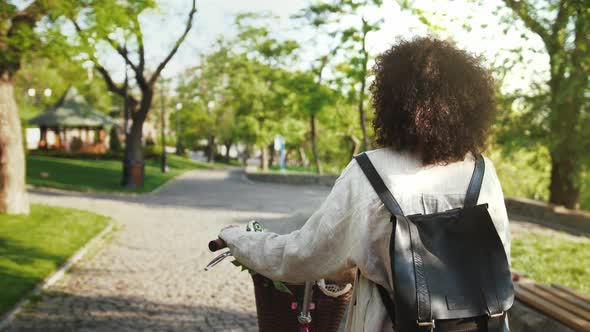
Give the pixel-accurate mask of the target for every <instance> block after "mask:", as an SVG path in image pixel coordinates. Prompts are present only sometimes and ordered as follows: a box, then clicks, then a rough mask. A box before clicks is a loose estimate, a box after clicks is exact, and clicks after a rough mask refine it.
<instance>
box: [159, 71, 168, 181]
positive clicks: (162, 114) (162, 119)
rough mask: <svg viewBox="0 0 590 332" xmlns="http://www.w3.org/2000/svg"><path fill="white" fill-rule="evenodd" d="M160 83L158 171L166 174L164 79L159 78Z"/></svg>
mask: <svg viewBox="0 0 590 332" xmlns="http://www.w3.org/2000/svg"><path fill="white" fill-rule="evenodd" d="M161 80H162V83H161V85H160V99H161V104H162V111H161V112H160V123H161V127H162V157H161V161H160V170H161V171H162V173H166V171H168V165H167V161H166V134H165V130H166V119H165V112H166V111H165V109H164V108H165V106H164V83H165V81H166V80H165V79H164V77H162V78H161Z"/></svg>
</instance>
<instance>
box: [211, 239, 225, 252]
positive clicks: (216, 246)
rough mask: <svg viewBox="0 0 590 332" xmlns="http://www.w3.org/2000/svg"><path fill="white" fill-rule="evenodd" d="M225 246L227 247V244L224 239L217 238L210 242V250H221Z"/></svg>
mask: <svg viewBox="0 0 590 332" xmlns="http://www.w3.org/2000/svg"><path fill="white" fill-rule="evenodd" d="M223 248H227V244H226V243H225V241H223V240H222V239H217V240H213V241H210V242H209V250H211V251H212V252H215V251H217V250H221V249H223Z"/></svg>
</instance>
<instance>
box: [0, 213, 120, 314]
mask: <svg viewBox="0 0 590 332" xmlns="http://www.w3.org/2000/svg"><path fill="white" fill-rule="evenodd" d="M108 222H109V218H107V217H104V216H100V215H97V214H93V213H90V212H85V211H80V210H73V209H65V208H56V207H49V206H45V205H31V214H30V215H28V216H13V215H1V214H0V292H1V296H0V315H1V314H2V313H4V312H6V311H7V310H9V309H10V308H11V307H12V306H13V305H14V304H15V303H16V302H18V301H19V300H20V299H21V298H22V297H23V296H24V295H26V294H27V293H28V292H29V291H31V290H32V289H33V288H34V286H35V285H36V284H37V283H39V282H40V281H41V280H43V279H44V278H46V277H47V276H48V275H49V274H51V273H52V272H54V271H55V270H56V269H57V268H58V267H59V266H60V265H61V264H62V263H64V262H65V261H66V260H67V259H68V258H69V257H70V256H71V255H72V254H74V253H75V252H76V251H77V250H78V249H79V248H81V247H82V246H84V245H85V244H86V243H87V242H88V241H89V240H90V239H92V238H93V237H94V236H95V235H96V234H98V233H99V232H100V231H102V230H103V229H104V228H105V227H106V225H107V224H108Z"/></svg>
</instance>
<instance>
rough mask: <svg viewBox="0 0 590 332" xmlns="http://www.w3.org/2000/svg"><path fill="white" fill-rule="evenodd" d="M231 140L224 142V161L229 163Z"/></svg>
mask: <svg viewBox="0 0 590 332" xmlns="http://www.w3.org/2000/svg"><path fill="white" fill-rule="evenodd" d="M232 145H233V144H232V142H228V143H225V162H226V163H228V164H229V149H230V148H231V146H232Z"/></svg>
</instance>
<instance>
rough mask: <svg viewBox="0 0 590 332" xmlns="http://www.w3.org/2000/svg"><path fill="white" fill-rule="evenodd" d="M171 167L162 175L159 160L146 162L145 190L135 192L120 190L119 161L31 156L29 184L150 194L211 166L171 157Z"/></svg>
mask: <svg viewBox="0 0 590 332" xmlns="http://www.w3.org/2000/svg"><path fill="white" fill-rule="evenodd" d="M168 167H169V171H168V172H167V173H162V172H160V162H159V160H146V165H145V182H144V187H143V188H140V189H136V190H133V189H126V188H123V187H121V184H120V181H121V172H122V163H121V161H119V160H93V159H75V158H58V157H50V156H40V155H28V156H27V183H28V184H32V185H34V186H40V187H51V188H59V189H67V190H76V191H99V192H149V191H152V190H154V189H155V188H157V187H159V186H161V185H162V184H164V183H165V182H166V181H168V180H170V179H172V178H174V177H175V176H177V175H179V174H181V173H183V172H185V171H188V170H192V169H199V168H211V167H212V166H210V165H209V164H207V163H201V162H196V161H192V160H189V159H186V158H182V157H178V156H176V155H168ZM42 173H46V174H47V177H43V176H42Z"/></svg>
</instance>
